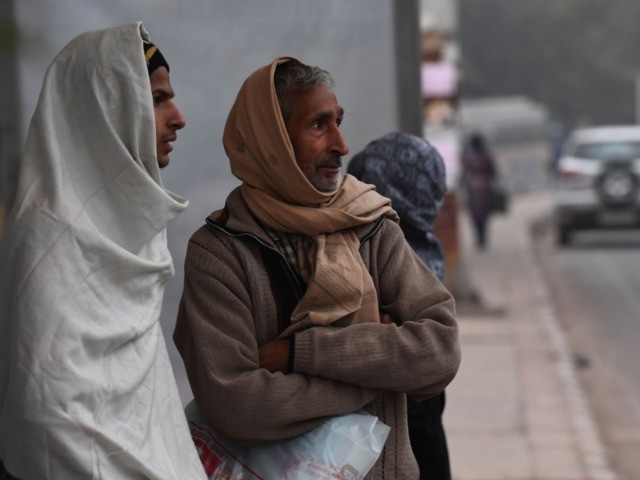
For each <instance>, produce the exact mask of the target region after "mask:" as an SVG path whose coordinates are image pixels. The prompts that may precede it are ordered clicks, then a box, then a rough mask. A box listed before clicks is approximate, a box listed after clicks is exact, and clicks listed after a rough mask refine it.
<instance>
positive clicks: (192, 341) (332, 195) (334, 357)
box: [174, 57, 460, 479]
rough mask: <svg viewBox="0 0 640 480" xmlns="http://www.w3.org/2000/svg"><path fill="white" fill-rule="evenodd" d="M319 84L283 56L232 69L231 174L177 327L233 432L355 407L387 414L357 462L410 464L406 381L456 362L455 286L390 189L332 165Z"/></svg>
mask: <svg viewBox="0 0 640 480" xmlns="http://www.w3.org/2000/svg"><path fill="white" fill-rule="evenodd" d="M331 87H332V80H331V77H330V76H329V75H328V73H327V72H325V71H324V70H321V69H319V68H317V67H309V66H306V65H304V64H302V63H300V62H299V61H297V60H296V59H294V58H291V57H280V58H277V59H276V60H275V61H274V62H272V63H271V64H269V65H266V66H264V67H262V68H259V69H258V70H256V71H255V72H254V73H253V74H252V75H250V76H249V78H247V80H246V81H245V82H244V84H243V86H242V88H241V89H240V92H239V93H238V97H237V99H236V102H235V104H234V105H233V107H232V109H231V112H230V114H229V117H228V119H227V124H226V127H225V132H224V138H223V141H224V146H225V150H226V152H227V155H228V157H229V159H230V164H231V170H232V172H233V173H234V175H236V176H237V177H238V178H239V179H240V180H241V181H242V185H241V186H240V187H238V188H237V189H235V190H234V191H233V192H231V194H230V195H229V197H228V198H227V201H226V205H225V207H224V208H223V209H222V210H219V211H216V212H214V213H213V214H212V215H211V216H210V217H209V218H208V219H207V223H206V225H205V226H203V227H201V228H200V229H199V230H198V231H197V232H196V233H195V234H194V235H193V236H192V238H191V240H190V242H189V247H188V252H187V258H186V262H185V285H184V292H183V296H182V301H181V305H180V310H179V314H178V321H177V324H176V331H175V333H174V340H175V342H176V345H177V347H178V349H179V351H180V353H181V355H182V357H183V360H184V362H185V366H186V370H187V373H188V376H189V381H190V383H191V387H192V389H193V392H194V396H195V400H196V403H197V405H198V408H199V409H200V411H201V413H202V415H203V416H204V418H205V419H206V421H207V422H208V423H209V424H211V425H212V426H213V427H214V428H216V429H217V430H218V431H219V432H220V433H222V434H223V435H226V436H227V437H228V438H229V439H231V440H233V441H236V442H238V443H242V444H259V443H265V442H273V441H278V440H282V439H285V438H289V437H292V436H295V435H298V434H301V433H304V432H307V431H309V430H311V429H313V428H314V427H316V426H318V425H319V424H321V423H322V422H324V421H326V420H327V419H328V418H331V417H332V416H335V415H340V414H345V413H349V412H353V411H356V410H359V409H361V408H364V409H366V410H367V411H369V412H370V413H372V414H373V415H376V416H377V417H379V418H380V420H382V421H383V422H384V423H386V424H387V425H389V426H390V427H391V433H390V434H389V438H388V440H387V443H386V445H385V448H384V451H383V453H382V455H381V456H380V459H379V460H378V462H377V463H376V464H375V466H374V467H373V469H372V470H371V472H370V473H369V474H368V476H367V478H370V479H382V478H387V479H417V478H418V469H417V465H416V462H415V459H414V458H413V455H412V453H411V448H410V445H409V439H408V433H407V419H406V416H407V414H406V395H411V396H412V397H414V398H416V399H418V400H420V399H424V398H428V397H431V396H434V395H437V394H439V393H440V392H441V391H442V390H443V389H444V387H445V386H446V385H447V384H448V383H449V382H450V381H451V380H452V379H453V377H454V375H455V374H456V371H457V369H458V365H459V362H460V351H459V344H458V336H457V335H458V334H457V325H456V321H455V317H454V315H455V307H454V300H453V298H452V296H451V294H450V293H449V292H448V291H447V290H446V289H445V288H444V287H443V286H442V284H441V283H440V282H439V281H438V280H437V278H436V277H435V276H434V275H433V273H431V271H430V270H429V268H428V267H427V266H426V265H425V264H424V263H423V262H422V261H421V260H420V259H419V258H418V257H417V256H416V255H415V254H414V253H413V250H412V249H411V248H410V247H409V246H408V245H407V243H406V242H405V240H404V237H403V235H402V231H401V230H400V228H399V226H398V224H397V221H398V218H397V215H396V213H395V212H394V211H393V209H392V208H391V205H390V201H389V199H387V198H385V197H382V196H380V195H379V194H377V193H376V192H375V190H374V187H373V186H372V185H367V184H364V183H361V182H359V181H357V180H356V179H355V178H354V177H352V176H350V175H343V174H342V173H341V172H340V167H341V165H342V160H341V158H342V157H343V156H344V155H346V154H347V153H348V146H347V144H346V142H345V140H344V138H343V136H342V133H341V132H340V129H339V126H340V122H341V121H342V116H343V111H342V108H341V107H340V106H339V105H338V103H337V100H336V97H335V95H334V93H333V91H332V88H331Z"/></svg>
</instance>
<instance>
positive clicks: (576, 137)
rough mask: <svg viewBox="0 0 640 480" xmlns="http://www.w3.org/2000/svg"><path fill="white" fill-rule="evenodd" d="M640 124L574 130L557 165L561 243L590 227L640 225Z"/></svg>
mask: <svg viewBox="0 0 640 480" xmlns="http://www.w3.org/2000/svg"><path fill="white" fill-rule="evenodd" d="M639 183H640V126H602V127H592V128H581V129H577V130H575V131H573V132H572V133H571V134H570V135H569V137H568V138H567V141H566V142H565V145H564V147H563V150H562V154H561V157H560V159H559V160H558V163H557V167H556V181H555V185H556V189H555V221H556V225H557V228H558V242H559V243H560V244H561V245H567V244H569V243H570V242H571V235H572V232H574V231H575V230H579V229H588V228H634V227H640V194H639Z"/></svg>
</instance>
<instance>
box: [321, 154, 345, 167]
mask: <svg viewBox="0 0 640 480" xmlns="http://www.w3.org/2000/svg"><path fill="white" fill-rule="evenodd" d="M322 167H338V168H340V167H342V157H341V156H340V155H327V156H326V157H324V158H322V160H320V161H319V162H318V163H317V164H316V168H322Z"/></svg>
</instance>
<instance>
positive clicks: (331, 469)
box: [185, 401, 390, 480]
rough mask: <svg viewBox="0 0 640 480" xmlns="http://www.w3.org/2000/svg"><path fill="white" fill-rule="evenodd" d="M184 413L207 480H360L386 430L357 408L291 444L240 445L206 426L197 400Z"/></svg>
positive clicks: (376, 451) (377, 421) (300, 436)
mask: <svg viewBox="0 0 640 480" xmlns="http://www.w3.org/2000/svg"><path fill="white" fill-rule="evenodd" d="M185 413H186V415H187V420H188V422H189V429H190V430H191V436H192V438H193V441H194V443H195V445H196V448H197V450H198V454H199V455H200V460H201V461H202V465H203V466H204V469H205V471H206V473H207V476H208V477H209V479H210V480H328V479H330V480H362V479H363V478H364V476H365V475H366V474H367V473H368V472H369V470H371V467H373V464H374V463H375V462H376V460H377V459H378V457H379V456H380V453H381V452H382V447H383V446H384V443H385V441H386V440H387V436H388V435H389V431H390V428H389V427H388V426H387V425H385V424H384V423H382V422H381V421H380V420H379V419H378V418H377V417H375V416H373V415H371V414H370V413H367V412H365V411H363V410H361V411H359V412H355V413H350V414H348V415H341V416H337V417H334V418H332V419H330V420H328V421H327V422H325V423H324V424H322V425H320V426H319V427H317V428H315V429H314V430H312V431H310V432H307V433H305V434H303V435H299V436H297V437H294V438H291V439H289V440H285V441H281V442H276V443H271V444H266V445H258V446H251V447H243V446H239V445H236V444H234V443H232V442H230V441H229V440H227V439H225V438H224V437H223V436H222V435H220V434H218V433H217V432H215V431H214V430H213V429H212V428H211V427H209V426H208V425H207V424H206V423H205V422H204V420H203V419H202V417H201V415H200V412H199V411H198V407H197V406H196V403H195V401H192V402H191V403H189V405H187V408H186V409H185Z"/></svg>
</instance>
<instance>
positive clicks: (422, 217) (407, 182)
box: [347, 133, 447, 281]
mask: <svg viewBox="0 0 640 480" xmlns="http://www.w3.org/2000/svg"><path fill="white" fill-rule="evenodd" d="M347 171H348V173H350V174H351V175H353V176H354V177H356V178H357V179H358V180H360V181H362V182H365V183H371V184H373V185H375V186H376V191H377V192H378V193H379V194H381V195H383V196H385V197H388V198H390V199H391V202H392V205H393V208H394V210H395V211H396V212H397V213H398V215H399V216H400V226H401V227H402V230H403V231H404V234H405V237H406V239H407V242H409V244H410V245H411V246H412V247H413V249H414V250H415V252H416V253H417V254H418V256H419V257H420V258H421V259H422V260H423V261H424V262H425V263H426V264H427V265H428V266H429V268H430V269H431V271H433V273H435V274H436V276H437V277H438V278H439V279H440V280H441V281H442V280H443V278H444V260H443V252H442V246H441V245H440V242H439V241H438V239H437V238H436V237H435V235H434V234H433V224H434V222H435V220H436V218H437V216H438V213H439V212H440V207H441V205H442V200H443V199H444V196H445V193H446V190H447V187H446V182H445V178H446V177H445V169H444V161H443V160H442V157H441V156H440V154H439V153H438V151H437V150H436V149H435V148H433V146H432V145H431V144H430V143H429V142H427V141H426V140H424V139H423V138H419V137H416V136H414V135H409V134H406V133H389V134H387V135H384V136H382V137H380V138H378V139H376V140H374V141H372V142H371V143H369V144H368V145H367V146H366V148H365V149H364V150H363V151H361V152H360V153H358V154H357V155H355V156H354V157H353V158H352V159H351V161H350V162H349V166H348V170H347Z"/></svg>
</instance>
